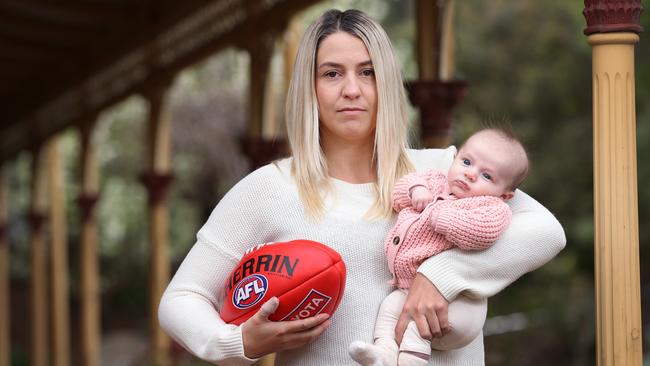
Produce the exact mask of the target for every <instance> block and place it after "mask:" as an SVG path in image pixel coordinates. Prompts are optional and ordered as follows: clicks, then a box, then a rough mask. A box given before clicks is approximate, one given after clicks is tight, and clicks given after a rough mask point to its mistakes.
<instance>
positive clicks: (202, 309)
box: [158, 166, 273, 365]
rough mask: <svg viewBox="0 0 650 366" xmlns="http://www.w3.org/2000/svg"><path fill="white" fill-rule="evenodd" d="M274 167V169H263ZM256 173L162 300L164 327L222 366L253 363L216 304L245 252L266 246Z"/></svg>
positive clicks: (201, 237) (203, 236) (203, 234)
mask: <svg viewBox="0 0 650 366" xmlns="http://www.w3.org/2000/svg"><path fill="white" fill-rule="evenodd" d="M264 169H266V170H268V169H273V167H272V166H267V167H266V168H264ZM260 175H261V174H260V173H259V171H258V172H254V173H252V174H250V175H249V176H248V177H246V178H244V179H243V180H242V181H240V182H239V183H238V184H237V185H235V186H234V187H233V188H232V189H231V190H230V191H229V192H228V193H227V194H226V195H225V196H224V197H223V198H222V200H221V201H220V202H219V204H218V205H217V206H216V208H215V209H214V211H213V212H212V214H211V215H210V218H209V219H208V221H207V222H206V224H205V225H204V226H203V227H202V228H201V229H200V230H199V232H198V234H197V241H196V243H195V245H194V246H193V247H192V249H191V250H190V252H189V253H188V255H187V257H186V258H185V259H184V261H183V263H182V264H181V266H180V267H179V269H178V271H177V272H176V274H175V276H174V278H173V279H172V281H171V283H170V285H169V286H168V288H167V290H166V291H165V293H164V294H163V296H162V299H161V301H160V306H159V310H158V317H159V320H160V324H161V326H162V328H163V329H164V330H165V331H166V332H167V333H168V334H169V335H170V336H171V337H172V338H173V339H174V340H176V341H177V342H178V343H179V344H181V345H182V346H183V347H184V348H186V349H187V350H188V351H190V352H191V353H192V354H194V355H196V356H198V357H200V358H202V359H204V360H206V361H210V362H214V363H218V364H219V365H250V364H252V363H253V362H255V361H256V360H255V359H249V358H247V357H246V356H245V355H244V347H243V342H242V333H241V327H238V326H234V325H229V324H226V323H224V321H223V320H221V318H220V317H219V313H218V306H219V304H220V303H221V301H220V299H222V297H223V296H224V284H225V281H226V278H227V276H228V275H229V273H230V271H231V270H232V268H234V267H235V265H236V264H237V262H238V261H239V258H240V257H241V255H242V254H243V250H244V249H245V248H248V247H251V246H253V245H254V244H258V243H263V242H265V236H266V235H267V230H268V229H267V228H266V226H265V222H264V219H263V218H264V217H265V214H264V211H263V208H261V207H260V206H259V205H258V204H256V203H257V201H258V200H260V199H262V198H261V197H262V196H263V195H264V192H269V191H270V190H262V189H261V187H265V185H264V184H267V183H264V182H263V180H262V179H260Z"/></svg>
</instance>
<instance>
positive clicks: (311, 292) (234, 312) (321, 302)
mask: <svg viewBox="0 0 650 366" xmlns="http://www.w3.org/2000/svg"><path fill="white" fill-rule="evenodd" d="M225 286H226V288H225V290H226V291H225V292H226V298H225V299H224V303H223V307H222V309H221V312H220V314H221V318H222V319H223V320H224V321H225V322H227V323H231V324H236V325H239V324H241V323H243V322H244V321H246V320H247V319H248V318H250V317H251V316H253V314H255V313H256V312H257V311H258V310H259V308H260V307H261V306H262V304H264V302H266V301H267V300H269V299H270V298H272V297H273V296H276V297H277V298H278V299H279V300H280V306H278V309H277V310H276V311H275V313H273V314H272V315H271V316H270V317H269V319H270V320H274V321H278V320H296V319H304V318H308V317H311V316H315V315H317V314H320V313H327V314H332V313H333V312H334V310H336V307H337V306H338V305H339V302H341V297H342V296H343V290H344V289H345V264H344V263H343V260H342V259H341V256H340V255H339V253H337V252H336V251H335V250H333V249H332V248H330V247H328V246H327V245H324V244H321V243H318V242H315V241H311V240H293V241H289V242H283V243H266V244H261V245H258V246H256V247H254V248H253V249H250V250H248V251H247V252H246V254H244V257H243V258H242V259H241V260H240V261H239V263H238V264H237V267H235V269H234V270H233V271H232V273H231V274H230V276H228V280H227V282H226V284H225Z"/></svg>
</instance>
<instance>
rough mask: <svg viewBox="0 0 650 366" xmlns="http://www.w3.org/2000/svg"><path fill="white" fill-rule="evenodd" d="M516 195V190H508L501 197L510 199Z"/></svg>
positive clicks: (506, 199) (505, 199)
mask: <svg viewBox="0 0 650 366" xmlns="http://www.w3.org/2000/svg"><path fill="white" fill-rule="evenodd" d="M514 196H515V191H507V192H504V193H503V194H502V195H501V196H500V197H501V199H502V200H504V201H508V200H510V199H511V198H512V197H514Z"/></svg>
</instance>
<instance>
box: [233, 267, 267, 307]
mask: <svg viewBox="0 0 650 366" xmlns="http://www.w3.org/2000/svg"><path fill="white" fill-rule="evenodd" d="M268 283H269V282H268V280H267V279H266V277H264V276H262V275H260V274H253V275H250V276H248V277H246V278H244V279H243V280H241V281H239V283H238V284H237V287H235V290H234V291H233V292H232V304H233V305H235V307H236V308H237V309H248V308H250V307H251V306H253V305H255V304H257V303H258V302H260V300H262V299H263V298H264V295H265V294H266V290H267V289H268Z"/></svg>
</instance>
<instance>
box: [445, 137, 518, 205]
mask: <svg viewBox="0 0 650 366" xmlns="http://www.w3.org/2000/svg"><path fill="white" fill-rule="evenodd" d="M515 153H516V151H515V149H513V146H512V143H510V142H508V141H506V140H504V139H503V138H502V137H500V136H499V135H497V134H496V133H494V132H492V131H483V132H479V133H477V134H475V135H473V136H472V137H470V138H469V140H467V142H466V143H465V144H464V145H463V147H462V148H461V149H460V150H459V151H458V153H457V154H456V157H455V158H454V163H453V164H452V166H451V168H450V169H449V172H448V173H447V181H448V182H449V187H450V188H451V193H452V194H453V195H454V196H456V197H458V198H465V197H473V196H495V197H501V198H502V199H504V200H508V199H510V198H511V197H512V196H513V194H514V192H513V191H512V189H511V188H510V187H511V185H512V182H513V179H514V176H515V173H516V167H515V166H514V164H515V161H516V159H514V158H513V157H514V156H515V155H514V154H515Z"/></svg>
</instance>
